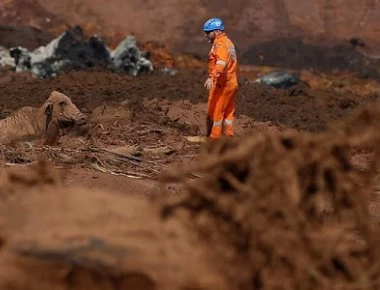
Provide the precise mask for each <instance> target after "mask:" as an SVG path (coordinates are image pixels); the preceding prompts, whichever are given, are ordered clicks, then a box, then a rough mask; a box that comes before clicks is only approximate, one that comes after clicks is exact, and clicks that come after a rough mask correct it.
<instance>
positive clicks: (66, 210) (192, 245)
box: [0, 169, 230, 290]
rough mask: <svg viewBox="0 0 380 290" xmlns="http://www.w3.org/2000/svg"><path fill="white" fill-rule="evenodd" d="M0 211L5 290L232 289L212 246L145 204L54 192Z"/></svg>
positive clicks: (27, 194) (19, 198)
mask: <svg viewBox="0 0 380 290" xmlns="http://www.w3.org/2000/svg"><path fill="white" fill-rule="evenodd" d="M50 170H51V169H50ZM4 174H6V173H4ZM42 175H44V174H42ZM0 183H1V181H0ZM1 184H2V183H1ZM43 184H44V183H43ZM11 185H12V186H13V187H14V188H17V187H18V186H19V181H18V180H13V183H12V184H11ZM45 185H46V184H45ZM0 208H1V212H0V227H1V232H0V237H1V238H2V239H1V255H0V265H1V268H2V269H3V271H1V272H0V288H1V289H15V290H17V289H20V290H21V289H28V290H37V289H67V290H69V289H78V290H84V289H86V290H96V289H99V290H108V289H109V290H111V289H112V290H119V289H120V290H122V289H123V290H124V289H131V290H153V289H173V290H174V289H178V290H180V289H204V290H205V289H221V290H228V289H230V288H228V287H226V286H225V282H224V281H223V278H222V277H221V276H220V274H219V273H218V272H217V270H216V269H215V268H214V266H213V263H212V262H210V261H211V260H210V259H209V256H208V253H207V248H208V246H207V245H203V244H201V243H200V242H199V240H198V238H197V237H195V236H193V235H192V231H189V230H188V227H187V226H186V225H183V224H181V222H180V221H174V222H172V223H168V224H165V225H164V224H163V223H162V222H161V221H160V219H159V207H158V205H157V204H153V203H150V202H148V201H147V200H145V199H139V198H132V197H131V196H125V195H118V194H111V193H107V192H101V191H95V190H92V191H89V190H84V189H82V188H67V187H66V188H65V187H63V186H59V185H52V184H50V186H45V187H43V188H42V187H31V188H29V189H27V190H18V191H17V192H16V194H13V195H12V198H8V199H3V200H2V202H1V204H0ZM20 216H22V217H23V218H22V219H20ZM194 249H196V252H194ZM204 273H207V275H204Z"/></svg>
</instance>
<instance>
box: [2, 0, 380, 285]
mask: <svg viewBox="0 0 380 290" xmlns="http://www.w3.org/2000/svg"><path fill="white" fill-rule="evenodd" d="M203 2H204V1H203ZM203 2H202V1H199V5H198V6H197V5H194V3H193V2H191V3H190V1H187V0H183V1H180V2H176V3H174V2H173V3H172V4H173V5H174V4H175V5H181V8H186V9H181V13H178V14H176V15H174V16H175V17H174V16H173V13H172V11H173V9H176V10H178V8H176V6H175V5H174V6H173V5H172V6H170V5H168V6H164V5H163V6H162V7H157V6H156V5H155V2H154V1H144V2H141V1H140V2H136V1H118V0H113V1H112V3H113V4H115V5H113V6H112V5H108V6H105V4H104V3H105V2H104V1H72V0H65V1H60V2H56V1H43V0H34V1H29V0H17V1H13V0H3V1H1V0H0V45H3V46H6V47H11V46H15V45H22V46H25V47H27V48H30V49H34V48H36V47H38V46H39V45H44V44H46V43H47V42H48V41H49V40H50V39H52V38H53V37H55V36H57V35H58V34H60V33H61V32H63V30H64V29H65V28H67V27H68V26H71V25H75V24H81V25H82V26H83V27H84V30H85V33H86V34H91V33H99V34H100V35H101V36H102V37H103V38H104V39H105V40H106V42H107V44H109V45H110V46H111V47H112V46H113V45H115V44H116V43H118V41H120V40H121V39H122V38H123V37H125V35H126V34H128V33H130V32H135V33H136V34H137V36H138V40H139V41H140V40H141V43H140V45H141V47H142V48H143V49H144V50H150V51H151V52H152V58H153V63H154V66H155V67H156V68H160V67H165V66H169V67H175V68H177V69H178V73H177V74H176V75H174V76H169V75H165V74H162V73H160V72H158V70H156V71H154V72H153V73H149V74H143V75H141V76H138V77H131V76H127V75H120V74H114V73H111V72H109V71H105V70H104V69H102V68H96V69H93V70H88V71H71V72H68V73H66V74H63V75H60V76H58V77H56V78H52V79H36V78H33V77H32V76H31V75H29V74H27V73H15V72H13V71H12V70H10V69H9V68H0V118H6V117H8V116H10V115H11V114H12V113H14V112H15V111H16V110H18V109H20V108H21V107H23V106H35V107H38V106H40V105H41V104H42V103H43V102H44V101H45V100H46V98H47V97H48V96H49V94H50V93H51V91H53V90H58V91H61V92H63V93H65V94H66V95H68V96H69V97H70V98H71V99H72V100H73V102H74V103H75V104H76V105H77V106H78V108H79V109H80V110H81V111H82V112H83V113H84V114H86V115H87V116H88V118H89V119H88V120H89V121H88V124H87V125H86V126H77V127H74V128H73V130H72V131H71V132H70V134H68V135H67V136H64V137H62V138H61V140H60V142H59V144H58V145H57V146H41V145H38V144H36V143H33V142H23V143H19V144H13V145H8V146H4V145H1V146H0V165H1V167H2V168H0V169H1V170H0V267H1V268H2V269H4V271H0V288H1V289H15V290H21V289H22V290H25V289H27V290H37V289H38V290H40V289H65V290H66V289H67V290H69V289H70V290H72V289H78V290H84V289H86V290H89V289H102V290H104V289H120V290H121V289H123V290H124V289H136V290H137V289H139V290H150V289H158V290H161V289H173V290H174V289H178V290H179V289H181V290H206V289H218V290H220V289H226V290H227V289H228V290H231V289H236V290H242V289H243V290H253V289H295V288H297V289H378V285H379V281H378V277H379V274H380V273H379V271H378V266H377V261H378V260H379V257H380V249H379V247H378V245H379V242H378V236H379V235H378V231H379V216H380V214H379V213H380V210H379V208H380V206H379V200H380V199H379V178H378V166H379V164H380V163H379V162H380V161H379V160H380V157H379V152H378V144H379V140H380V136H379V132H380V129H379V128H380V125H379V124H380V122H379V117H378V116H379V112H380V109H379V108H378V107H377V106H376V105H375V104H376V103H377V101H379V98H380V93H379V92H380V79H379V62H378V57H376V45H375V44H376V40H377V39H378V35H379V34H378V30H376V29H375V27H376V23H377V22H378V20H377V18H378V17H376V16H377V14H378V9H376V7H377V5H378V3H377V1H350V3H351V2H352V3H351V4H352V5H354V6H352V7H354V8H353V9H352V7H351V5H342V3H341V1H333V2H331V1H330V2H331V3H330V2H329V3H328V5H327V4H326V3H327V2H326V1H322V0H315V1H310V2H308V3H306V2H305V3H304V4H299V1H295V0H285V1H283V0H273V1H269V3H268V1H266V2H265V3H264V1H256V2H255V3H251V2H252V1H251V2H249V1H238V2H236V1H235V2H231V1H225V3H224V4H225V6H224V8H223V9H221V14H222V16H223V17H225V19H226V21H227V22H228V23H233V24H234V27H235V28H234V29H231V30H229V32H231V35H232V36H233V37H234V39H235V40H236V41H237V43H238V49H239V55H240V56H241V63H242V65H241V66H240V72H239V84H240V86H239V91H238V95H237V103H236V106H237V110H236V117H237V118H236V122H235V128H236V137H235V138H234V139H233V140H232V141H231V140H230V141H228V140H221V141H220V142H217V143H203V142H202V139H200V138H197V137H202V136H204V135H205V132H206V121H205V120H206V100H207V92H206V90H205V89H204V87H203V83H204V81H205V79H206V77H207V76H206V72H205V51H207V49H208V46H207V43H205V42H204V39H203V37H202V35H201V34H199V31H198V28H197V27H199V25H200V23H201V22H202V21H203V18H206V17H208V15H209V13H211V11H213V9H214V8H215V7H214V6H213V5H214V4H212V3H206V2H204V3H203ZM248 2H249V3H248ZM107 3H108V2H107ZM109 3H111V2H109ZM178 3H179V4H178ZM236 3H238V4H239V5H237V4H236ZM90 4H91V5H90ZM116 4H117V5H116ZM186 5H187V6H186ZM343 6H344V7H343ZM114 7H118V9H117V11H115V9H114ZM131 7H132V8H133V9H131ZM167 7H169V8H167ZM173 7H174V8H173ZM218 7H219V6H218ZM231 7H233V9H230V8H231ZM219 8H220V7H219ZM350 8H351V9H350ZM242 9H243V10H244V11H245V14H244V15H241V14H240V12H239V11H241V10H242ZM189 11H192V12H189ZM183 12H185V13H186V14H189V13H190V14H194V15H196V16H197V17H196V18H194V19H190V20H187V21H182V20H183V19H185V18H184V17H183ZM146 13H148V15H149V17H150V18H151V19H152V21H153V23H154V25H151V24H150V23H149V22H144V23H141V21H136V19H139V20H140V19H142V18H143V17H146ZM168 15H170V17H171V18H170V19H172V20H173V21H171V22H176V20H178V19H180V20H181V21H177V22H178V25H176V26H173V25H171V22H168V21H166V20H167V16H168ZM234 15H241V17H240V18H236V17H234ZM273 15H275V17H274V16H273ZM304 15H309V16H308V17H307V18H305V17H303V16H304ZM272 16H273V17H272ZM186 19H187V18H186ZM163 20H165V21H163ZM198 22H199V23H198ZM147 23H148V24H149V25H147ZM157 27H160V28H161V29H160V31H159V32H157ZM189 27H190V30H191V31H190V32H189V31H187V30H188V29H189ZM185 28H187V29H185ZM248 28H249V29H248ZM152 29H153V31H152ZM184 30H186V32H185V33H184V32H183V31H184ZM178 31H180V33H178ZM153 32H157V33H154V34H153ZM253 34H254V35H253ZM352 37H359V38H360V37H361V38H362V39H363V40H364V45H363V43H360V42H359V45H357V44H358V43H356V44H355V42H350V39H351V38H352ZM168 47H169V48H171V49H173V50H175V51H176V52H178V53H179V54H173V53H171V52H170V51H169V50H168ZM189 51H190V52H193V53H197V55H194V54H193V55H188V54H186V55H184V54H181V53H182V52H189ZM274 70H287V71H289V72H293V73H295V74H297V75H298V76H299V77H300V78H301V79H302V80H304V81H305V84H303V85H299V86H295V87H293V88H290V89H288V90H280V89H270V88H263V87H260V86H258V85H257V84H255V83H254V80H255V79H256V78H257V77H259V76H261V75H262V74H264V73H266V72H269V71H274ZM361 109H363V111H361V113H359V114H356V115H352V114H353V113H354V114H355V112H356V113H357V110H361ZM352 116H355V117H354V119H352ZM336 122H342V123H340V125H337V124H336ZM210 245H211V246H210ZM294 249H297V250H296V251H295V250H294ZM231 265H232V266H231ZM205 273H207V275H205Z"/></svg>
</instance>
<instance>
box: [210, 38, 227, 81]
mask: <svg viewBox="0 0 380 290" xmlns="http://www.w3.org/2000/svg"><path fill="white" fill-rule="evenodd" d="M214 54H215V56H216V63H215V66H214V67H213V69H212V70H211V72H210V74H209V77H210V78H212V79H213V81H216V80H217V79H218V77H219V76H220V75H221V74H222V73H223V71H224V69H225V68H226V65H227V59H228V47H227V45H226V43H224V42H219V43H217V44H215V49H214Z"/></svg>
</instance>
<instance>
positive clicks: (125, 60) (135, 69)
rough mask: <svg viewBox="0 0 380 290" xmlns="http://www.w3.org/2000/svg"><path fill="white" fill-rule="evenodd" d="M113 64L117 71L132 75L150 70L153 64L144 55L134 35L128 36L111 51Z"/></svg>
mask: <svg viewBox="0 0 380 290" xmlns="http://www.w3.org/2000/svg"><path fill="white" fill-rule="evenodd" d="M111 58H112V66H113V69H114V70H115V71H116V72H126V73H128V74H131V75H134V76H135V75H137V74H138V73H143V72H149V71H152V70H153V65H152V62H151V61H150V60H148V59H147V57H145V56H143V55H142V53H141V52H140V51H139V49H138V48H137V45H136V39H135V37H134V36H127V37H126V38H125V39H124V40H123V41H121V42H120V43H119V45H118V46H117V47H116V48H115V49H114V50H113V51H112V52H111Z"/></svg>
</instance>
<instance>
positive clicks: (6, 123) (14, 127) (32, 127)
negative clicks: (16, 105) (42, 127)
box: [0, 107, 39, 144]
mask: <svg viewBox="0 0 380 290" xmlns="http://www.w3.org/2000/svg"><path fill="white" fill-rule="evenodd" d="M36 118H37V109H36V108H32V107H23V108H21V109H20V110H18V111H17V112H15V113H14V114H13V115H12V116H9V117H8V118H6V119H3V120H0V143H1V144H9V143H14V142H21V141H30V140H33V139H36V138H38V137H39V132H38V126H37V124H36V123H37V120H36Z"/></svg>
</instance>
